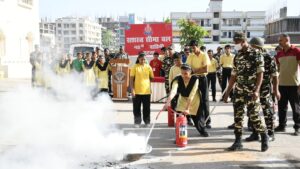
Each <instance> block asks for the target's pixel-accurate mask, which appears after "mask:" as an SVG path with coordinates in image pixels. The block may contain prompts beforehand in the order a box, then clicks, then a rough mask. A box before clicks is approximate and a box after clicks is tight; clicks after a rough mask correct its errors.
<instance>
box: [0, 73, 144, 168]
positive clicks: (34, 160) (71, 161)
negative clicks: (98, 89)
mask: <svg viewBox="0 0 300 169" xmlns="http://www.w3.org/2000/svg"><path fill="white" fill-rule="evenodd" d="M48 76H49V77H51V78H50V79H51V86H52V88H53V89H52V90H51V91H49V90H46V89H43V88H41V89H37V88H35V89H31V88H19V89H16V90H15V91H14V92H8V93H6V94H3V95H0V150H1V152H0V169H54V168H55V169H77V168H78V169H79V168H80V169H82V168H85V167H84V166H82V164H88V163H92V162H102V161H108V160H112V161H114V160H121V159H122V158H123V156H124V155H125V154H127V153H131V152H136V151H138V150H139V151H143V150H141V149H143V148H145V145H146V143H145V137H141V136H138V135H136V134H128V135H124V134H123V132H122V131H120V130H118V129H117V128H116V127H115V126H114V125H113V124H112V122H114V119H115V117H116V113H115V110H114V107H113V103H112V101H111V100H110V98H109V96H107V95H100V96H99V97H98V98H97V99H96V100H92V99H91V96H90V91H89V90H87V89H86V88H85V87H84V86H83V85H82V83H81V82H80V79H81V78H80V77H79V75H74V76H66V77H56V76H53V75H52V74H48Z"/></svg>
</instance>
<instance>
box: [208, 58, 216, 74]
mask: <svg viewBox="0 0 300 169" xmlns="http://www.w3.org/2000/svg"><path fill="white" fill-rule="evenodd" d="M217 67H218V62H217V60H216V59H214V58H212V59H211V60H210V65H209V66H208V73H213V72H216V71H217Z"/></svg>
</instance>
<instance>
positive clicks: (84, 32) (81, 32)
mask: <svg viewBox="0 0 300 169" xmlns="http://www.w3.org/2000/svg"><path fill="white" fill-rule="evenodd" d="M55 24H56V45H57V46H58V47H60V48H61V49H63V51H64V52H69V50H70V45H71V44H74V43H91V44H97V45H99V46H101V27H102V26H101V25H99V24H98V23H97V22H96V21H93V20H91V19H89V18H75V17H64V18H59V19H56V21H55Z"/></svg>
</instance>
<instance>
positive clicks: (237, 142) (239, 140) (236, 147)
mask: <svg viewBox="0 0 300 169" xmlns="http://www.w3.org/2000/svg"><path fill="white" fill-rule="evenodd" d="M242 148H243V145H242V136H241V135H235V141H234V143H233V144H232V146H230V147H228V148H227V150H228V151H239V150H242Z"/></svg>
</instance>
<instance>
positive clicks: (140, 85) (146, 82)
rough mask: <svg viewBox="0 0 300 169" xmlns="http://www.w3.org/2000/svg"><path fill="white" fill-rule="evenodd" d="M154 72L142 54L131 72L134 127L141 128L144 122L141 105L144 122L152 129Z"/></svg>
mask: <svg viewBox="0 0 300 169" xmlns="http://www.w3.org/2000/svg"><path fill="white" fill-rule="evenodd" d="M153 77H154V75H153V71H152V68H151V66H150V65H149V64H146V59H145V53H143V52H142V53H140V54H139V56H138V60H137V63H136V64H135V65H134V66H133V67H132V69H131V71H130V86H131V90H132V97H133V115H134V127H136V128H139V127H140V125H141V122H142V118H141V104H143V121H144V123H145V127H150V98H151V86H150V84H151V80H152V79H153Z"/></svg>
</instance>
